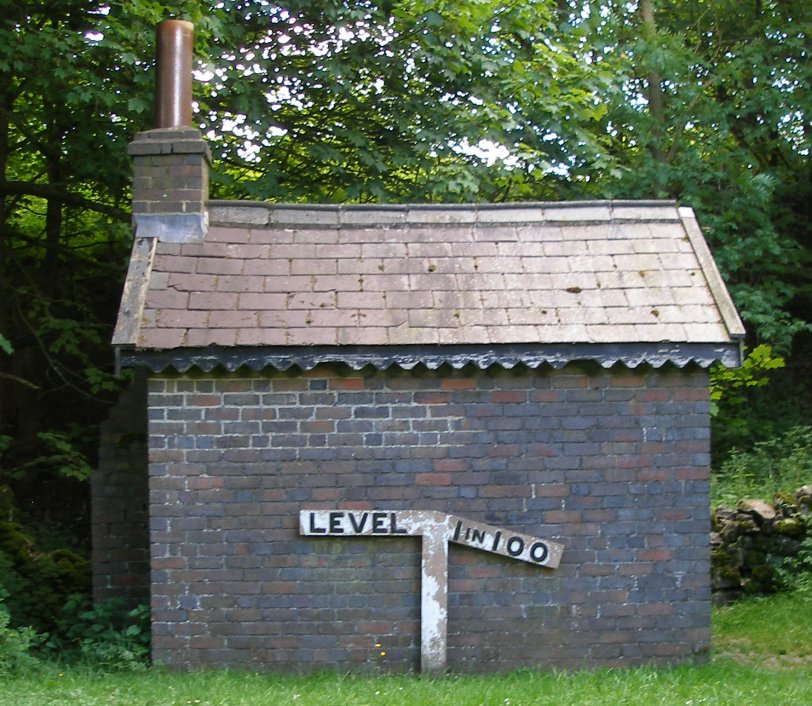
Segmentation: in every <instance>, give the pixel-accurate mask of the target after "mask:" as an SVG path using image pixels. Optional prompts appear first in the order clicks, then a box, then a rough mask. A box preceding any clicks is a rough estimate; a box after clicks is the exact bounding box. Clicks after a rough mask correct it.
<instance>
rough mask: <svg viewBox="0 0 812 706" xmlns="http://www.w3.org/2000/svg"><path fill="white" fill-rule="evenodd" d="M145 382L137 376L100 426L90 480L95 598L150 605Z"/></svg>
mask: <svg viewBox="0 0 812 706" xmlns="http://www.w3.org/2000/svg"><path fill="white" fill-rule="evenodd" d="M146 404H147V380H146V375H144V374H143V373H137V374H136V377H135V379H134V380H133V382H132V384H131V385H130V387H129V388H128V389H127V390H126V391H125V392H124V393H123V394H122V395H121V397H120V399H119V401H118V404H116V406H115V407H113V409H112V410H111V411H110V415H109V416H108V419H107V420H106V421H105V422H104V424H102V427H101V433H100V443H99V468H98V470H97V471H96V472H95V473H94V474H93V476H92V477H91V482H90V490H91V498H92V506H93V515H92V529H91V531H92V547H93V549H92V552H93V554H92V565H93V598H94V600H95V601H104V600H107V599H110V598H117V599H121V600H123V601H124V604H125V605H126V606H127V607H128V608H135V607H136V606H138V605H143V604H145V603H148V602H149V595H150V592H149V533H148V520H149V518H148V516H147V510H148V502H149V491H148V487H147V473H146V468H147V413H146Z"/></svg>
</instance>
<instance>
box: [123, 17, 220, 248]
mask: <svg viewBox="0 0 812 706" xmlns="http://www.w3.org/2000/svg"><path fill="white" fill-rule="evenodd" d="M192 30H193V26H192V24H191V23H189V22H183V21H181V20H166V21H164V22H161V23H160V24H159V25H158V26H157V28H156V38H157V46H158V50H157V78H156V91H155V129H153V130H147V131H145V132H141V133H139V134H138V135H137V136H136V138H135V139H134V140H133V141H132V142H131V143H130V146H129V150H128V152H129V154H130V156H131V157H132V160H133V177H134V178H133V222H134V225H135V234H136V236H137V237H147V238H149V237H154V238H159V239H160V240H163V241H166V242H173V243H189V242H200V241H202V240H203V239H204V238H205V236H206V231H207V230H208V220H209V219H208V198H209V165H210V164H211V153H210V152H209V147H208V145H207V144H206V142H205V141H204V140H203V138H202V137H201V135H200V132H199V131H198V130H196V129H195V128H193V127H192V126H191V122H192V117H191V116H192Z"/></svg>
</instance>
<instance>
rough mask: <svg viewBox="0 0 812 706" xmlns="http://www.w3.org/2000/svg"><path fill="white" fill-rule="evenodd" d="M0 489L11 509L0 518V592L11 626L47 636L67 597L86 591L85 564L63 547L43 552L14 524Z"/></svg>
mask: <svg viewBox="0 0 812 706" xmlns="http://www.w3.org/2000/svg"><path fill="white" fill-rule="evenodd" d="M0 488H4V489H5V490H6V492H4V493H0V499H5V502H6V503H7V505H8V507H9V508H10V509H11V512H10V513H9V514H10V515H11V516H9V515H5V516H4V517H2V518H0V591H5V593H7V594H8V595H7V596H6V598H5V602H6V603H5V604H6V609H7V611H8V613H9V615H10V618H11V624H12V625H13V626H15V627H21V626H32V627H33V628H34V630H35V631H36V632H38V633H46V632H47V633H50V632H52V631H53V630H54V628H55V626H56V624H57V620H58V619H59V615H60V613H61V609H62V606H63V604H64V603H65V601H66V599H67V597H68V596H70V595H72V594H75V593H77V592H80V591H84V592H86V591H87V590H88V588H89V583H90V566H89V562H88V560H87V559H86V558H84V557H82V556H81V555H79V554H78V553H76V552H75V551H72V550H71V549H67V548H65V547H64V546H59V547H58V548H55V549H44V548H43V547H42V546H41V544H40V543H39V542H38V541H37V539H36V538H35V537H34V536H33V535H32V534H31V533H29V532H28V531H27V530H26V529H25V527H23V526H22V525H21V524H20V523H18V522H16V521H14V519H13V504H12V502H11V494H10V493H8V492H7V486H0ZM59 544H60V545H61V544H62V543H59Z"/></svg>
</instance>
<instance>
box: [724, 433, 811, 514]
mask: <svg viewBox="0 0 812 706" xmlns="http://www.w3.org/2000/svg"><path fill="white" fill-rule="evenodd" d="M810 482H812V427H808V426H798V427H794V428H792V429H790V430H789V431H787V432H786V433H784V434H782V435H780V436H778V437H777V438H775V439H771V440H769V441H762V442H759V443H757V444H755V445H754V446H753V448H752V449H751V450H749V451H734V452H732V453H731V454H730V457H729V458H728V459H727V461H725V462H724V463H723V464H722V467H721V468H720V469H719V470H718V471H715V472H714V474H713V477H712V484H711V502H712V504H713V505H720V504H724V505H731V506H735V504H736V502H737V501H738V500H739V499H741V498H758V499H761V500H765V501H767V502H770V501H772V499H773V497H774V496H775V495H778V494H781V493H791V492H792V491H794V490H795V489H796V488H799V487H800V486H802V485H805V484H807V483H810Z"/></svg>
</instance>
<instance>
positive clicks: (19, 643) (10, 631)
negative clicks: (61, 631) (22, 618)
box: [0, 587, 42, 678]
mask: <svg viewBox="0 0 812 706" xmlns="http://www.w3.org/2000/svg"><path fill="white" fill-rule="evenodd" d="M6 596H7V593H6V592H5V591H4V590H3V589H2V587H0V678H2V677H9V676H12V675H15V674H27V675H31V674H34V673H36V671H37V668H38V667H39V666H40V662H39V660H37V658H36V657H35V656H34V655H33V654H32V650H33V649H34V648H35V647H36V646H37V645H39V644H40V643H41V642H42V638H41V636H39V635H37V633H36V632H34V630H33V629H32V628H30V627H22V628H12V627H9V622H10V620H11V617H10V615H9V613H8V610H7V609H6V607H5V605H4V603H3V599H4V598H5V597H6Z"/></svg>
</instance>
